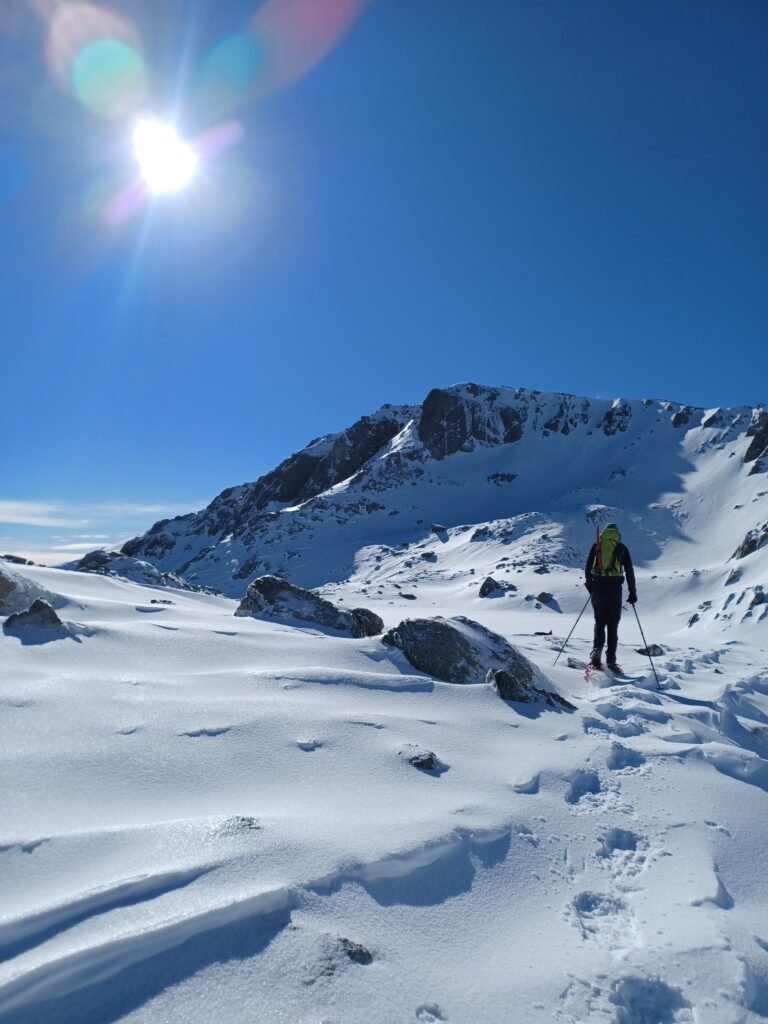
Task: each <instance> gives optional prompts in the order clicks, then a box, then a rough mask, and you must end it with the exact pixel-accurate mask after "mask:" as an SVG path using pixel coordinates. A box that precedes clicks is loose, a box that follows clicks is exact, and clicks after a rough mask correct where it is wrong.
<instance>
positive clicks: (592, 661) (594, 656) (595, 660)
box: [589, 647, 603, 669]
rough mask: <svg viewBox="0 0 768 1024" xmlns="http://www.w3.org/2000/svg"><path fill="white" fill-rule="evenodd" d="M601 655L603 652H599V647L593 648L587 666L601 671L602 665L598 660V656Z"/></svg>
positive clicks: (599, 659)
mask: <svg viewBox="0 0 768 1024" xmlns="http://www.w3.org/2000/svg"><path fill="white" fill-rule="evenodd" d="M602 653H603V652H602V651H601V650H600V648H599V647H595V649H594V650H593V651H592V656H591V657H590V659H589V664H590V665H591V667H592V668H597V669H602V667H603V663H602V661H601V658H600V655H601V654H602Z"/></svg>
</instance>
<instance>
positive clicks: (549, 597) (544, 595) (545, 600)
mask: <svg viewBox="0 0 768 1024" xmlns="http://www.w3.org/2000/svg"><path fill="white" fill-rule="evenodd" d="M554 599H555V595H554V594H550V592H549V591H548V590H542V592H541V593H540V594H537V595H536V600H537V601H541V603H542V604H549V602H550V601H554Z"/></svg>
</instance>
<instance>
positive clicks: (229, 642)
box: [0, 540, 768, 1024]
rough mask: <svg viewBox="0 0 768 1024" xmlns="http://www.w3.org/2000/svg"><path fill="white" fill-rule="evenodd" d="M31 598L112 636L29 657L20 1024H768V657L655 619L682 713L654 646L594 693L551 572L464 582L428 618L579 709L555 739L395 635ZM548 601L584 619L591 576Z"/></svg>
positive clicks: (13, 969) (12, 996) (0, 992)
mask: <svg viewBox="0 0 768 1024" xmlns="http://www.w3.org/2000/svg"><path fill="white" fill-rule="evenodd" d="M449 544H450V540H449ZM504 550H508V548H506V547H499V548H497V549H496V551H491V552H490V553H489V554H488V555H487V557H488V558H489V560H495V561H498V559H499V557H500V555H501V552H502V551H504ZM393 557H394V556H393ZM398 557H399V556H398ZM440 557H441V559H443V560H444V561H445V557H446V556H443V555H442V554H441V556H440ZM457 557H458V558H463V557H464V555H463V554H462V553H461V552H459V554H458V555H457ZM377 564H378V565H382V564H383V563H381V562H380V563H377ZM384 564H385V563H384ZM442 568H443V569H444V570H447V569H448V568H450V567H449V566H445V565H443V566H442ZM24 571H25V572H28V573H29V575H30V577H32V578H33V579H34V580H35V582H38V583H40V584H41V585H42V586H44V587H45V588H46V589H47V590H48V591H50V592H51V593H54V594H60V595H63V600H62V607H61V610H60V614H61V615H62V617H63V618H64V619H67V618H68V615H70V614H71V615H73V616H74V615H75V609H77V611H76V617H77V620H78V622H80V623H83V624H84V626H85V632H83V634H82V635H80V636H78V637H77V638H76V639H75V638H73V637H71V636H69V635H65V636H62V637H61V638H59V639H58V640H56V641H55V642H52V643H20V642H19V641H18V640H17V639H16V638H14V637H12V636H10V635H4V636H2V637H0V653H1V655H2V660H3V666H4V673H3V679H2V689H0V766H1V767H2V774H3V778H4V779H7V780H8V784H7V785H6V786H5V788H4V796H3V803H4V806H3V813H2V815H1V816H0V821H1V822H2V826H1V827H2V831H1V832H0V908H2V910H1V911H0V912H1V913H2V917H0V1022H2V1024H32V1022H35V1024H38V1022H40V1021H45V1020H51V1021H53V1020H55V1021H56V1022H57V1024H68V1022H71V1024H75V1022H77V1024H84V1022H89V1021H94V1022H95V1021H99V1022H100V1024H101V1022H104V1024H106V1022H111V1021H124V1022H130V1024H139V1022H143V1024H150V1022H151V1024H159V1022H161V1021H162V1022H166V1021H169V1022H182V1021H184V1022H185V1024H187V1022H192V1024H196V1022H203V1021H209V1020H211V1019H215V1018H216V1017H218V1016H221V1017H224V1018H225V1019H228V1020H245V1019H248V1020H251V1019H254V1020H255V1019H258V1020H264V1021H273V1020H274V1021H290V1022H292V1024H293V1022H303V1021H306V1022H308V1024H309V1022H315V1024H319V1022H320V1021H327V1022H329V1024H330V1022H334V1024H342V1022H344V1024H346V1022H349V1024H352V1022H354V1024H357V1022H360V1021H366V1024H393V1022H398V1024H399V1022H406V1021H432V1022H438V1021H450V1022H452V1024H457V1022H473V1024H496V1022H502V1021H508V1020H512V1019H514V1020H525V1021H526V1022H528V1021H530V1022H542V1024H543V1022H551V1021H557V1022H560V1024H577V1022H582V1021H598V1022H599V1021H605V1022H612V1024H664V1022H672V1024H682V1022H689V1021H690V1022H694V1021H695V1022H696V1024H721V1022H724V1021H734V1022H742V1021H743V1022H751V1021H754V1022H758V1021H759V1020H761V1019H765V1018H766V1016H768V926H766V923H765V922H766V921H768V886H767V884H766V881H765V878H766V875H765V872H764V871H763V870H762V868H761V867H760V865H761V864H762V862H763V861H764V851H765V848H766V840H767V839H768V825H766V815H765V808H766V798H767V796H768V670H766V668H765V652H764V651H763V650H762V649H761V648H760V646H759V639H760V637H759V636H758V637H757V639H756V636H755V635H754V634H753V633H752V632H746V633H743V634H736V635H734V634H732V633H731V634H724V636H723V638H722V642H718V637H717V636H714V635H710V636H707V637H703V638H702V639H706V640H707V641H708V642H707V643H706V645H705V646H703V647H701V648H700V649H697V648H695V647H692V646H690V640H691V639H692V638H691V637H690V636H689V631H688V630H687V629H686V627H685V626H684V625H683V626H682V627H681V625H680V623H678V622H675V623H674V628H672V629H669V628H668V627H667V628H666V629H665V626H664V622H665V617H664V616H662V615H661V614H659V612H658V611H657V610H654V609H653V608H652V607H651V606H650V605H649V610H648V611H647V612H646V611H643V621H644V626H645V630H646V634H647V635H648V636H649V639H650V637H651V636H653V638H654V640H655V641H656V642H659V643H661V644H662V645H663V647H664V649H665V653H664V654H663V655H662V656H659V657H657V658H656V659H655V662H656V667H657V671H658V672H659V677H660V680H661V688H660V689H659V690H657V689H656V684H655V681H654V679H653V676H652V674H651V673H650V669H649V667H648V665H647V661H646V662H645V664H644V663H643V659H642V658H641V657H640V656H639V655H636V654H634V653H633V650H632V647H631V646H630V645H631V644H632V643H633V640H634V633H633V632H632V622H631V621H629V620H628V619H626V618H625V620H624V621H623V622H622V627H621V639H622V641H623V647H622V654H621V656H622V660H623V661H624V663H625V664H626V666H627V667H628V668H629V669H631V670H632V671H631V672H630V673H629V674H628V676H627V677H626V678H615V679H611V678H610V677H607V676H606V677H604V678H600V679H598V678H596V677H595V676H593V677H592V679H591V681H590V682H586V681H585V680H584V678H583V672H582V669H583V663H584V661H585V660H586V658H587V656H588V653H589V624H588V623H586V624H585V625H586V628H585V629H584V630H579V631H577V633H576V634H575V636H574V638H573V639H572V640H571V642H570V643H569V645H568V649H567V651H566V652H564V656H563V659H561V662H560V663H559V664H558V667H557V668H556V669H553V668H552V667H551V666H552V661H553V660H554V652H555V650H557V649H558V648H559V646H560V645H561V644H562V641H563V640H564V637H565V633H566V632H567V630H564V628H563V625H561V622H562V623H565V622H566V618H563V619H560V613H559V612H557V611H554V610H553V609H552V608H547V607H543V606H541V604H540V603H539V606H538V607H536V602H525V601H524V600H523V597H524V595H525V593H526V592H533V591H534V588H535V587H537V586H538V588H539V589H541V581H540V578H539V576H538V575H536V574H534V572H533V570H529V574H527V573H526V572H523V573H520V574H517V576H516V582H517V584H518V592H519V595H522V596H520V599H519V601H518V599H517V598H515V599H511V598H504V599H502V600H500V601H490V602H488V601H485V602H483V601H482V600H480V599H476V598H471V599H468V598H467V596H466V593H465V589H464V584H465V582H466V581H465V579H464V578H463V577H461V576H460V574H458V571H457V580H456V581H455V582H450V583H446V582H445V581H443V582H440V583H439V584H435V585H434V588H433V590H432V591H431V593H430V594H428V595H427V596H426V597H420V598H419V602H420V605H421V608H420V610H421V611H422V613H423V612H426V613H427V614H457V613H463V614H467V615H469V616H470V617H473V618H477V619H478V620H479V621H482V622H483V623H485V624H487V625H489V626H490V627H491V628H493V629H496V630H497V631H499V632H502V633H504V634H505V635H506V636H507V637H508V638H509V639H510V640H511V641H512V642H513V643H515V644H516V645H517V646H519V647H520V649H521V650H523V651H524V653H526V655H527V656H529V657H531V658H532V659H533V660H534V661H535V662H536V663H537V664H538V665H539V666H540V668H541V669H542V670H543V671H544V672H545V673H547V674H548V675H549V676H550V678H551V679H552V680H553V685H555V686H556V687H557V688H558V689H559V690H560V692H561V693H563V695H564V696H567V697H568V698H569V699H570V700H572V701H573V703H575V704H576V705H577V710H576V712H574V713H572V714H570V715H567V716H566V715H558V714H555V713H553V712H546V711H545V712H543V713H541V714H539V715H533V716H532V715H529V714H527V713H526V709H525V708H524V707H523V706H518V707H517V708H516V707H515V706H514V705H508V704H505V703H504V702H502V701H500V700H499V699H498V697H497V696H496V695H495V693H494V692H493V691H492V690H491V689H490V688H488V687H485V686H472V687H456V686H450V685H447V684H443V683H439V682H436V681H433V680H430V679H427V678H425V677H424V676H422V675H420V674H419V673H417V672H416V671H415V670H411V669H410V668H409V667H408V666H407V664H406V663H405V662H404V660H403V659H402V658H401V656H400V655H399V652H396V651H394V650H393V649H391V648H387V649H385V648H384V647H383V646H382V645H381V644H380V642H379V641H378V640H377V639H375V638H373V639H368V640H361V641H353V640H349V639H342V638H337V637H333V636H329V635H327V634H322V633H319V632H316V631H314V630H312V628H311V627H306V628H304V627H302V628H301V629H292V628H290V627H286V626H285V625H281V624H277V623H275V624H272V623H269V622H264V621H257V620H248V619H237V620H233V619H232V613H233V611H234V607H235V602H233V601H229V600H226V599H222V598H216V597H207V596H204V595H198V594H184V593H178V594H177V593H174V605H173V607H168V606H159V607H157V606H154V605H152V606H150V605H149V604H148V601H147V597H148V595H147V588H141V587H138V586H137V585H134V584H130V583H127V582H121V581H117V580H113V579H108V578H100V577H85V576H80V575H75V574H69V573H63V572H59V571H56V570H46V569H41V568H34V569H32V568H29V569H26V568H25V570H24ZM420 571H421V569H420ZM364 578H365V577H364V575H363V576H361V579H364ZM420 578H421V577H420ZM546 582H547V588H548V589H549V590H551V591H553V592H555V593H557V594H558V595H559V605H561V606H562V608H563V610H564V613H565V615H566V617H570V616H571V614H573V617H574V618H575V614H576V613H577V612H578V610H579V608H580V607H581V604H582V603H583V599H582V592H581V590H580V581H579V578H578V575H577V573H576V572H575V571H570V570H567V569H561V570H556V569H555V568H554V567H553V568H552V570H551V572H550V574H549V576H548V579H547V581H546ZM359 585H360V581H359V580H358V581H357V582H355V581H352V582H350V584H349V585H348V588H347V591H344V588H343V587H341V586H340V587H338V588H335V595H336V598H338V597H339V596H345V594H346V597H345V604H347V606H350V607H351V606H352V602H353V601H354V602H355V604H362V603H366V602H365V601H364V599H362V598H361V597H360V594H359V593H358V592H356V589H355V588H356V587H358V586H359ZM643 585H644V580H643V578H642V574H641V578H640V593H641V597H642V594H643ZM423 586H424V587H425V588H427V587H428V586H430V584H429V583H428V581H423ZM670 586H671V591H670V592H671V593H673V592H674V587H675V586H676V583H675V581H674V580H670ZM409 589H411V587H410V586H409ZM164 593H165V592H164ZM388 600H389V598H387V601H388ZM433 601H434V604H433V603H432V602H433ZM505 602H506V603H505ZM515 602H517V603H515ZM368 605H369V606H370V607H372V608H373V609H374V610H377V611H379V613H380V614H382V615H384V616H385V618H386V621H387V625H392V624H394V623H396V622H397V621H399V620H400V619H401V618H404V617H406V616H408V615H413V614H415V612H414V610H413V607H412V602H410V601H401V602H399V603H397V604H395V605H389V604H388V603H384V602H382V603H381V604H376V603H375V602H373V601H371V602H368ZM424 605H426V607H424ZM640 607H643V606H642V605H641V606H640ZM148 611H152V612H153V613H157V614H152V615H147V614H146V612H148ZM667 612H669V607H667ZM160 615H162V617H163V618H164V620H166V621H164V622H163V625H164V626H166V627H167V628H166V629H163V630H158V629H157V623H155V622H149V621H148V620H149V619H152V620H154V619H155V618H156V617H158V616H160ZM556 617H557V619H558V620H559V621H556V623H555V627H554V632H553V634H552V635H546V634H548V633H549V630H550V629H552V628H553V627H552V625H551V623H552V622H553V621H555V619H556ZM667 617H669V616H667ZM672 617H673V618H674V616H672ZM233 621H236V622H237V630H231V629H230V628H229V627H230V626H231V624H232V622H233ZM571 621H572V620H571ZM568 628H570V624H569V626H568ZM745 628H746V627H745ZM681 629H682V632H681ZM749 629H750V630H751V629H753V626H752V624H750V625H749ZM536 633H541V634H545V635H540V636H537V635H535V634H536ZM558 633H561V634H562V635H561V636H560V637H559V638H558V636H557V635H556V634H558ZM78 641H79V642H78ZM734 641H735V642H734ZM569 655H570V656H571V657H573V658H574V660H575V661H578V662H580V663H581V666H582V667H581V668H578V667H577V668H569V667H568V666H567V664H565V663H564V662H565V658H566V657H567V656H569ZM510 726H512V727H513V728H510ZM411 748H414V749H426V750H429V751H433V752H434V754H435V755H436V757H437V759H438V762H439V763H440V764H441V765H442V766H443V768H445V767H446V766H447V767H448V768H449V769H450V770H448V771H445V770H441V771H440V772H424V771H420V770H418V769H417V768H415V767H414V766H413V765H410V764H409V763H408V760H407V758H405V757H403V756H401V755H402V751H403V750H409V749H411ZM510 1007H515V1014H517V1015H516V1016H513V1017H510V1016H509V1014H510V1009H509V1008H510Z"/></svg>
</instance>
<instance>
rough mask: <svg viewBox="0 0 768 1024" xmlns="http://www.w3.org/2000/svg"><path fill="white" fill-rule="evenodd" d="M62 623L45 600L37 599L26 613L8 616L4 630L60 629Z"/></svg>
mask: <svg viewBox="0 0 768 1024" xmlns="http://www.w3.org/2000/svg"><path fill="white" fill-rule="evenodd" d="M63 625H64V623H63V622H62V621H61V619H60V618H59V616H58V615H57V614H56V612H55V611H54V610H53V608H51V606H50V605H49V604H48V602H47V601H46V600H44V599H43V598H42V597H38V598H37V599H36V600H35V601H33V602H32V605H31V606H30V607H29V608H27V610H26V611H23V612H16V613H15V614H14V615H9V616H8V618H7V619H6V620H5V626H4V627H3V628H4V629H7V630H14V629H24V628H32V629H61V628H62V626H63Z"/></svg>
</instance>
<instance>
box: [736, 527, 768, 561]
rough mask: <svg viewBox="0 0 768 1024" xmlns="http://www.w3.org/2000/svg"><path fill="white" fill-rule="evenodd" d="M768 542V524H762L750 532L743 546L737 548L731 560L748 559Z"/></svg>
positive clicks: (742, 543)
mask: <svg viewBox="0 0 768 1024" xmlns="http://www.w3.org/2000/svg"><path fill="white" fill-rule="evenodd" d="M766 541H768V523H762V524H761V525H760V526H756V527H755V529H754V530H750V531H749V533H748V534H747V535H746V537H745V538H744V540H743V541H742V542H741V544H740V545H739V546H738V547H737V548H736V550H735V551H734V553H733V554H732V555H731V558H746V557H747V555H751V554H752V553H753V552H754V551H757V550H758V548H761V547H762V546H763V544H765V543H766Z"/></svg>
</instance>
